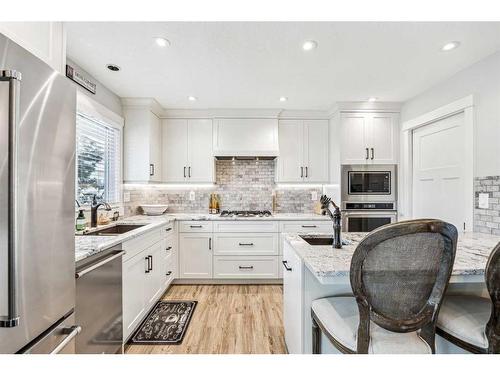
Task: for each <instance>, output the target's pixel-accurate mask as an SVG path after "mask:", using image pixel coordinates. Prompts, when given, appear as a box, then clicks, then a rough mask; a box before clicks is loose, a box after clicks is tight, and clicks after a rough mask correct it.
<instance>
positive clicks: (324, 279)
mask: <svg viewBox="0 0 500 375" xmlns="http://www.w3.org/2000/svg"><path fill="white" fill-rule="evenodd" d="M367 234H368V233H342V239H343V240H348V241H351V244H350V245H344V246H343V247H342V249H333V248H332V247H331V246H312V245H309V244H308V243H307V242H306V241H304V240H303V239H302V238H300V236H299V235H297V234H285V240H286V241H288V243H289V244H290V245H291V246H292V248H293V249H294V250H295V252H296V253H297V254H298V255H299V256H300V258H301V259H302V260H303V261H304V264H305V265H306V267H307V268H308V269H309V270H310V271H311V273H312V274H313V275H315V276H316V278H317V279H318V280H319V282H320V283H322V284H332V283H335V280H334V279H336V278H337V279H339V278H342V279H345V278H347V277H348V276H349V269H350V264H351V257H352V254H353V252H354V250H355V249H356V246H357V245H358V243H359V242H360V241H361V240H362V239H363V238H364V237H365V236H366V235H367ZM499 242H500V236H493V235H490V234H483V233H475V232H468V233H460V234H459V236H458V243H457V252H456V255H455V263H454V265H453V271H452V277H454V276H471V275H472V276H479V277H482V275H484V270H485V267H486V262H487V261H488V257H489V255H490V253H491V251H492V250H493V248H494V247H495V246H496V244H497V243H499ZM347 282H348V281H347Z"/></svg>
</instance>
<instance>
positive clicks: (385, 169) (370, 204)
mask: <svg viewBox="0 0 500 375" xmlns="http://www.w3.org/2000/svg"><path fill="white" fill-rule="evenodd" d="M396 172H397V171H396V166H395V165H343V166H342V177H341V178H342V181H341V193H342V217H343V220H342V228H343V231H344V232H371V231H372V230H374V229H376V228H378V227H380V226H382V225H386V224H390V223H393V222H395V221H397V207H396V197H397V194H396V186H397V184H396V178H397V175H396Z"/></svg>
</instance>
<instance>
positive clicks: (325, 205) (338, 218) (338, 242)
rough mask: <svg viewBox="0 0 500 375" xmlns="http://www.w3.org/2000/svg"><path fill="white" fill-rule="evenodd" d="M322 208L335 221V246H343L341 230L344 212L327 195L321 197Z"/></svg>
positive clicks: (338, 247) (337, 247)
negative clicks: (332, 209) (332, 208)
mask: <svg viewBox="0 0 500 375" xmlns="http://www.w3.org/2000/svg"><path fill="white" fill-rule="evenodd" d="M320 202H321V209H322V210H323V212H325V213H327V214H328V216H330V219H332V221H333V247H334V248H336V249H340V248H342V239H341V238H340V231H341V229H342V224H341V222H342V214H341V213H340V208H339V206H337V205H336V204H335V202H333V201H332V199H331V198H328V197H327V196H326V195H322V196H321V198H320ZM330 204H331V205H332V206H333V207H334V209H335V210H334V211H333V213H332V211H331V210H330Z"/></svg>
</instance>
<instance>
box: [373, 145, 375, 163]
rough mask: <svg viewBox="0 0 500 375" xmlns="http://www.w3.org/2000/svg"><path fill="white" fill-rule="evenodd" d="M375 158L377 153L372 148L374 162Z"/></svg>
mask: <svg viewBox="0 0 500 375" xmlns="http://www.w3.org/2000/svg"><path fill="white" fill-rule="evenodd" d="M374 158H375V151H374V150H373V147H372V160H373V159H374Z"/></svg>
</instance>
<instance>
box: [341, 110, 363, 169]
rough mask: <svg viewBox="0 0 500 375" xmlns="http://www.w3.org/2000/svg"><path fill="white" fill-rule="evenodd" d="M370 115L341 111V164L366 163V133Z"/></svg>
mask: <svg viewBox="0 0 500 375" xmlns="http://www.w3.org/2000/svg"><path fill="white" fill-rule="evenodd" d="M369 121H370V116H369V115H366V114H363V113H343V114H342V116H341V134H342V135H341V143H340V145H341V150H340V154H341V162H342V164H366V163H367V162H368V158H369V155H368V147H369V146H368V145H367V144H366V134H365V132H367V131H368V130H369Z"/></svg>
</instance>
